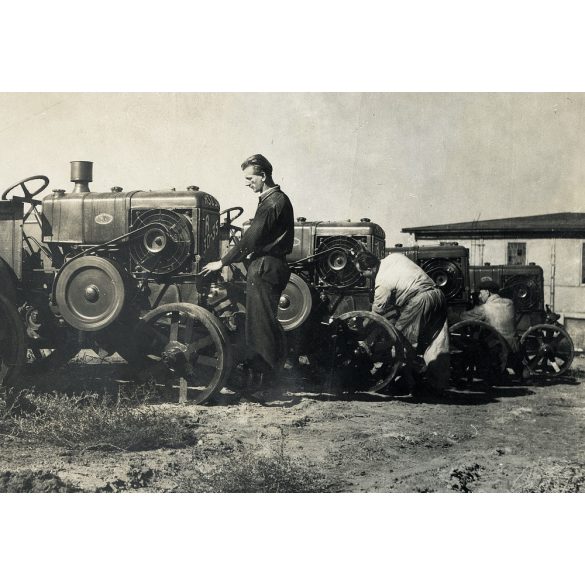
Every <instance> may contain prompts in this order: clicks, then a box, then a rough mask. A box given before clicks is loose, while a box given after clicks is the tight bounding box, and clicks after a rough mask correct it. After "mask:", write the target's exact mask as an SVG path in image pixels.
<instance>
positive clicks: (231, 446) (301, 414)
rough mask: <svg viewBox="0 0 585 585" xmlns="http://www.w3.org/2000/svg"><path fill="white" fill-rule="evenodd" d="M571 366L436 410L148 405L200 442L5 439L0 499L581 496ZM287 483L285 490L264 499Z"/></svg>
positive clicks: (62, 381)
mask: <svg viewBox="0 0 585 585" xmlns="http://www.w3.org/2000/svg"><path fill="white" fill-rule="evenodd" d="M575 366H576V367H575V369H574V370H573V373H572V375H571V376H570V377H567V378H564V379H562V380H554V381H549V382H546V381H545V382H541V383H536V382H530V383H527V384H522V385H520V384H511V385H509V386H501V387H497V388H492V389H491V390H490V391H487V392H486V391H483V390H485V389H483V390H482V388H471V389H467V390H454V389H451V390H450V391H449V392H447V395H446V396H445V397H444V398H441V399H439V400H430V399H426V400H415V399H413V398H412V397H410V396H385V395H370V394H363V395H358V396H355V397H354V399H353V400H351V401H348V400H346V399H339V398H337V397H336V396H334V395H330V394H324V393H320V389H319V388H314V387H308V385H303V383H302V382H301V381H299V380H298V379H289V380H288V381H287V383H286V387H285V389H286V392H285V394H284V396H283V397H282V399H281V400H276V401H273V402H270V403H268V404H266V405H260V404H255V403H240V402H239V401H238V400H237V399H236V396H235V395H234V394H232V393H231V392H229V391H224V392H223V393H222V394H221V396H220V397H219V400H218V403H217V404H215V405H213V406H196V405H189V404H187V405H179V404H176V403H159V404H154V405H150V406H148V408H149V409H154V410H155V412H156V413H157V415H160V416H161V417H170V419H169V420H173V421H174V420H180V421H181V424H182V425H184V426H185V428H188V429H190V431H191V432H192V440H191V441H189V442H187V443H186V444H185V445H181V446H178V447H173V448H168V447H167V448H158V449H147V450H123V449H119V448H116V447H115V446H112V445H110V446H108V445H98V446H89V447H87V446H86V447H84V448H82V447H75V446H73V447H67V446H56V445H55V444H50V442H49V444H44V443H43V441H42V440H37V441H30V440H22V439H19V438H14V437H10V436H4V437H2V450H1V453H2V455H1V458H0V491H91V492H94V491H105V492H133V491H148V492H176V491H238V485H239V484H238V482H242V483H241V490H243V491H304V490H303V486H305V491H307V490H308V491H335V492H575V491H585V467H584V463H585V448H584V447H585V430H584V429H585V427H584V425H583V421H584V413H585V387H584V386H585V375H584V374H583V373H582V371H583V368H582V366H585V359H583V358H577V359H576V360H575ZM112 367H114V366H108V365H100V366H96V367H95V368H94V369H91V368H88V366H79V365H69V366H67V367H66V368H65V370H62V371H61V372H60V373H58V374H56V373H54V375H53V377H51V376H48V377H46V378H45V379H44V380H43V381H42V382H38V384H39V386H38V387H37V391H38V392H49V391H52V390H54V389H56V388H59V389H60V390H61V389H63V388H65V387H66V386H67V385H70V386H77V387H83V388H90V389H91V388H92V386H91V385H92V384H93V387H102V386H107V385H110V386H114V385H115V384H116V382H115V381H114V380H113V378H115V369H114V370H112ZM90 370H91V371H90ZM271 461H272V462H273V463H274V462H275V463H274V465H275V466H276V467H274V465H273V467H272V468H270V469H268V471H266V469H267V467H266V464H267V462H271ZM262 462H264V463H262ZM260 463H262V464H263V465H264V468H263V471H262V472H261V473H260V472H259V473H257V474H256V475H255V472H254V470H256V471H258V465H259V464H260ZM246 465H247V466H248V468H247V469H244V468H245V466H246ZM230 473H231V476H230ZM238 473H239V475H238ZM214 474H215V483H213V482H211V483H210V482H208V481H207V480H206V478H208V477H211V476H214ZM218 474H219V475H218ZM234 474H235V475H234ZM279 474H281V475H282V474H284V475H286V477H285V478H284V480H282V478H281V479H278V478H277V480H278V481H281V484H279V485H280V489H275V490H274V489H273V490H271V489H268V488H270V486H268V485H267V484H266V482H267V481H273V480H274V477H275V476H277V475H279ZM267 478H269V479H267ZM270 478H272V479H270ZM222 482H223V483H222ZM250 482H251V483H250ZM254 482H257V483H256V484H254ZM295 482H296V483H295ZM255 485H256V488H255V487H254V486H255Z"/></svg>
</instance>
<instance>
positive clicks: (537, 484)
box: [514, 462, 585, 493]
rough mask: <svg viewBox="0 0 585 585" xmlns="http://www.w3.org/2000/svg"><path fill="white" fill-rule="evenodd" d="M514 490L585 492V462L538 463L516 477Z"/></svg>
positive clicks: (527, 491) (525, 491)
mask: <svg viewBox="0 0 585 585" xmlns="http://www.w3.org/2000/svg"><path fill="white" fill-rule="evenodd" d="M514 491H518V492H523V493H580V492H585V464H583V463H577V462H562V463H561V462H559V463H553V464H551V463H548V464H547V463H544V462H542V463H539V464H538V465H535V466H534V467H532V468H530V469H529V470H526V471H525V472H523V473H522V474H521V475H520V476H519V477H518V478H517V479H516V481H515V482H514Z"/></svg>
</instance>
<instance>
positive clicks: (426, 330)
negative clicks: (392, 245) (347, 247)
mask: <svg viewBox="0 0 585 585" xmlns="http://www.w3.org/2000/svg"><path fill="white" fill-rule="evenodd" d="M357 264H358V269H359V270H360V271H361V272H362V273H364V274H368V268H369V269H370V270H369V272H370V273H371V274H372V275H375V277H376V280H375V292H374V302H373V305H372V311H373V312H374V313H377V314H379V315H384V316H386V315H388V314H389V313H390V312H392V311H396V312H397V313H398V316H397V318H396V320H395V321H394V320H393V319H390V320H391V322H393V324H394V326H395V327H396V329H398V331H400V332H401V333H402V335H403V337H404V339H405V340H406V343H405V345H406V350H407V357H406V361H407V364H406V366H405V370H404V371H403V373H402V375H403V377H404V379H405V381H406V383H407V385H408V386H409V387H410V389H411V390H412V391H415V392H416V391H418V390H420V388H416V387H415V380H414V376H413V373H414V372H413V368H414V366H415V363H416V362H417V355H422V356H423V359H424V363H425V367H424V368H423V369H424V371H425V373H426V378H427V383H428V385H429V387H430V389H431V390H436V391H440V390H443V389H444V388H445V387H446V386H447V384H448V381H449V331H448V326H447V300H446V298H445V295H444V294H443V292H442V291H441V290H440V289H439V287H438V286H437V285H436V284H435V282H434V281H433V279H432V278H431V277H430V276H428V274H427V273H426V272H425V271H424V270H423V269H422V268H421V267H420V266H418V265H417V264H415V263H414V262H413V261H412V260H410V259H409V258H407V257H406V256H405V255H403V254H399V253H390V254H388V256H386V257H385V258H384V259H383V260H382V261H381V262H380V260H379V259H378V258H376V257H375V256H374V255H373V254H370V253H369V252H365V251H364V252H362V253H359V254H358V256H357Z"/></svg>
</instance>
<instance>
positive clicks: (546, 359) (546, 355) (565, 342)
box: [520, 325, 575, 376]
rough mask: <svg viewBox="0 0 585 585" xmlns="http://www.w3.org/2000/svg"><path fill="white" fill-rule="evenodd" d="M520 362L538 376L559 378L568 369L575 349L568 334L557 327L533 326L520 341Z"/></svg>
mask: <svg viewBox="0 0 585 585" xmlns="http://www.w3.org/2000/svg"><path fill="white" fill-rule="evenodd" d="M520 351H521V353H522V362H523V363H524V365H525V366H526V367H527V368H528V370H529V371H530V373H532V374H535V375H538V376H560V375H561V374H564V373H565V372H566V371H567V370H568V369H569V368H570V367H571V363H572V362H573V358H574V357H575V348H574V346H573V341H572V339H571V337H570V336H569V334H568V333H567V332H566V331H565V330H564V329H563V328H562V327H559V326H557V325H534V326H533V327H531V328H530V329H528V331H526V332H525V333H524V335H522V338H521V339H520Z"/></svg>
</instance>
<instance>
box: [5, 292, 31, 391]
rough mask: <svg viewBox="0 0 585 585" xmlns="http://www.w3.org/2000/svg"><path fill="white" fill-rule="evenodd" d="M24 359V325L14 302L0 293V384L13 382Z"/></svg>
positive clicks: (6, 384)
mask: <svg viewBox="0 0 585 585" xmlns="http://www.w3.org/2000/svg"><path fill="white" fill-rule="evenodd" d="M25 360H26V342H25V334H24V325H23V323H22V320H21V319H20V317H19V315H18V312H17V310H16V307H15V306H14V304H13V303H11V302H10V301H9V300H8V299H7V298H6V297H4V296H3V295H0V386H2V385H4V386H9V385H10V384H13V383H14V382H15V380H16V379H17V378H18V375H19V373H20V370H21V368H22V365H23V364H24V362H25Z"/></svg>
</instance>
